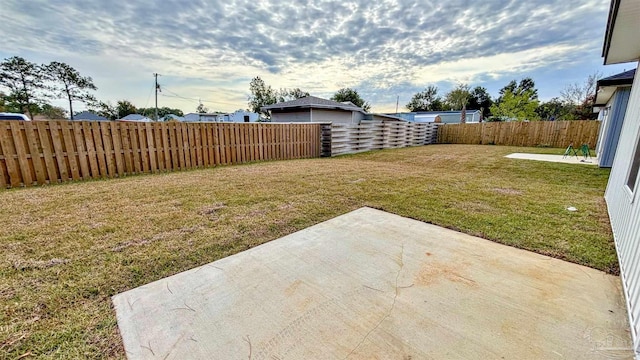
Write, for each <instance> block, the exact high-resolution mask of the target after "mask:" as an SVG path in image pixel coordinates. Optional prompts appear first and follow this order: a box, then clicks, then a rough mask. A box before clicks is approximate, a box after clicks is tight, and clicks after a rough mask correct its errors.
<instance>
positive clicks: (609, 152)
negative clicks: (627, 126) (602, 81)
mask: <svg viewBox="0 0 640 360" xmlns="http://www.w3.org/2000/svg"><path fill="white" fill-rule="evenodd" d="M630 95H631V88H630V87H625V88H619V89H618V90H616V92H615V93H614V95H613V97H612V98H611V101H610V102H609V104H607V106H611V108H610V110H609V115H608V116H607V118H606V119H605V120H604V122H603V123H602V126H601V130H602V131H603V137H602V144H601V145H600V148H599V150H600V152H599V153H598V159H599V163H600V164H599V165H600V167H607V168H610V167H611V166H613V159H614V158H615V154H616V149H617V147H618V141H619V139H620V131H621V130H622V123H623V121H624V115H625V113H626V110H627V105H628V102H629V96H630Z"/></svg>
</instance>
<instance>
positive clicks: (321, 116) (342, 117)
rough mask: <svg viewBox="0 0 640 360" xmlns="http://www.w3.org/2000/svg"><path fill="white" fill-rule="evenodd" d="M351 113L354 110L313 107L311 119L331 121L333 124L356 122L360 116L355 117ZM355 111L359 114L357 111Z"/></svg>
mask: <svg viewBox="0 0 640 360" xmlns="http://www.w3.org/2000/svg"><path fill="white" fill-rule="evenodd" d="M353 113H354V111H345V110H325V109H313V121H314V122H332V123H334V124H351V123H352V122H353V121H356V123H357V122H358V121H360V119H361V117H356V116H354V114H353ZM355 113H356V114H360V113H359V112H355ZM360 115H362V114H360Z"/></svg>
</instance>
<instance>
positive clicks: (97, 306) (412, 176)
mask: <svg viewBox="0 0 640 360" xmlns="http://www.w3.org/2000/svg"><path fill="white" fill-rule="evenodd" d="M538 150H539V149H523V148H510V147H499V146H471V145H434V146H425V147H416V148H406V149H397V150H385V151H376V152H370V153H363V154H358V155H353V156H345V157H338V158H332V159H310V160H295V161H281V162H268V163H259V164H250V165H240V166H230V167H218V168H213V169H204V170H193V171H184V172H175V173H170V174H159V175H146V176H132V177H125V178H122V179H115V180H104V181H88V182H79V183H69V184H62V185H55V186H46V187H40V188H29V189H13V190H8V191H0V202H1V203H2V204H3V206H2V207H0V216H1V217H2V219H3V226H2V227H0V308H2V309H3V311H2V312H0V325H1V326H0V358H2V359H4V358H9V359H12V358H17V357H19V356H21V355H24V354H27V353H28V354H31V356H33V357H42V358H123V357H124V356H125V354H124V350H123V348H122V345H121V340H120V337H119V335H118V330H117V322H116V319H115V313H114V311H113V308H112V305H111V301H110V297H111V296H112V295H115V294H117V293H120V292H122V291H125V290H128V289H132V288H135V287H137V286H140V285H143V284H146V283H149V282H152V281H155V280H158V279H161V278H163V277H166V276H170V275H173V274H176V273H178V272H181V271H184V270H188V269H191V268H194V267H196V266H200V265H203V264H207V263H209V262H212V261H215V260H217V259H220V258H222V257H225V256H229V255H232V254H235V253H237V252H240V251H243V250H246V249H248V248H251V247H253V246H257V245H259V244H262V243H264V242H267V241H271V240H273V239H277V238H279V237H281V236H284V235H287V234H290V233H292V232H295V231H297V230H301V229H304V228H306V227H308V226H311V225H314V224H317V223H319V222H322V221H325V220H328V219H330V218H333V217H335V216H338V215H341V214H344V213H346V212H349V211H352V210H355V209H357V208H359V207H362V206H370V207H374V208H377V209H382V210H385V211H389V212H392V213H396V214H399V215H402V216H406V217H410V218H413V219H417V220H421V221H425V222H429V223H432V224H436V225H440V226H444V227H447V228H450V229H456V230H459V231H463V232H466V233H469V234H474V235H479V236H482V237H485V238H487V239H490V240H493V241H497V242H500V243H504V244H507V245H511V246H515V247H519V248H523V249H527V250H531V251H536V252H539V253H543V254H548V255H551V256H554V257H558V258H561V259H565V260H567V261H572V262H576V263H580V264H583V265H587V266H591V267H593V268H596V269H600V270H603V271H607V272H609V273H614V274H615V273H617V259H616V255H615V250H614V246H613V242H612V236H611V229H610V227H609V223H608V218H607V213H606V207H605V206H604V202H603V201H602V196H603V192H604V189H605V186H606V182H607V178H608V175H609V171H608V170H603V169H599V168H597V167H588V166H576V165H570V164H554V163H544V162H536V161H528V160H521V161H518V160H514V159H505V158H504V156H505V155H507V154H510V153H513V152H536V151H538ZM545 151H549V152H553V151H555V152H558V151H560V153H562V150H553V149H545ZM567 206H575V207H576V208H578V209H579V211H577V212H575V213H571V212H568V211H566V207H567ZM454 275H455V274H454ZM459 275H463V274H459ZM452 279H454V280H459V281H464V278H463V277H460V276H454V277H453V278H452ZM460 279H462V280H460Z"/></svg>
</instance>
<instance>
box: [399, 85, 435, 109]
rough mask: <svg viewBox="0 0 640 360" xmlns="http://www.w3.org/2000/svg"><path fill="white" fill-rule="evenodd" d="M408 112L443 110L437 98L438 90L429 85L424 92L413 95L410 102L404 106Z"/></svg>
mask: <svg viewBox="0 0 640 360" xmlns="http://www.w3.org/2000/svg"><path fill="white" fill-rule="evenodd" d="M405 107H406V108H407V109H409V111H440V110H444V104H443V103H442V99H441V98H440V97H439V96H438V88H437V87H435V86H433V85H429V86H427V87H426V88H425V89H424V91H421V92H419V93H415V94H413V97H412V98H411V101H409V103H408V104H407V105H405Z"/></svg>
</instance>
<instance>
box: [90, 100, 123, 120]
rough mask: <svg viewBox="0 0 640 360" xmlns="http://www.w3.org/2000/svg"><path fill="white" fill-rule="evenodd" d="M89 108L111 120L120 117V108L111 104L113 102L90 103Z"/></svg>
mask: <svg viewBox="0 0 640 360" xmlns="http://www.w3.org/2000/svg"><path fill="white" fill-rule="evenodd" d="M89 110H91V111H92V112H94V113H96V114H98V115H100V116H104V117H106V118H107V119H109V120H116V119H118V118H119V117H118V109H117V108H116V107H115V106H113V104H111V102H102V101H98V102H96V103H94V104H89Z"/></svg>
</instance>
